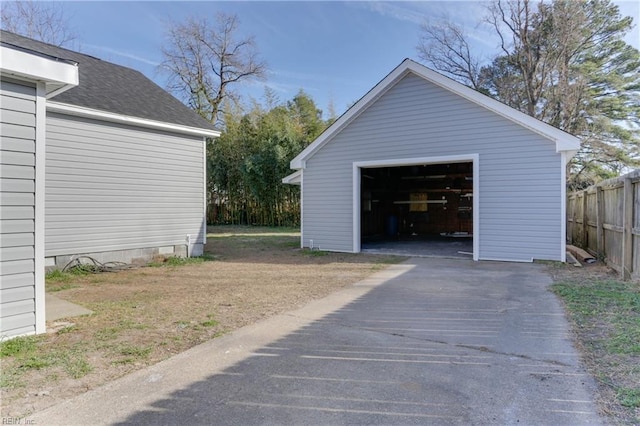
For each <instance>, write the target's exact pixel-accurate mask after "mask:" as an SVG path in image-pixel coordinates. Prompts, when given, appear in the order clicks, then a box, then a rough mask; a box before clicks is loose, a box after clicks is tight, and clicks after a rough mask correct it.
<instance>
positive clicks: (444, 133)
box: [302, 74, 563, 261]
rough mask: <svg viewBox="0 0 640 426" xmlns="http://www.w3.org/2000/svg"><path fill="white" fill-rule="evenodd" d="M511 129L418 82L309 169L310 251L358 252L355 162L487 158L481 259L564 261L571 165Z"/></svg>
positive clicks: (526, 133) (377, 105)
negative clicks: (564, 184) (565, 190)
mask: <svg viewBox="0 0 640 426" xmlns="http://www.w3.org/2000/svg"><path fill="white" fill-rule="evenodd" d="M555 148H556V147H555V144H554V143H553V142H552V141H550V140H548V139H546V138H544V137H542V136H540V135H539V134H538V133H535V132H533V131H530V130H528V129H526V128H524V127H522V126H520V125H518V124H516V123H514V122H513V121H511V120H508V119H506V118H504V117H502V116H500V115H497V114H495V113H493V112H491V111H489V110H487V109H485V108H483V107H481V106H479V105H477V104H475V103H473V102H470V101H468V100H466V99H464V98H462V97H460V96H458V95H456V94H454V93H451V92H449V91H448V90H445V89H443V88H441V87H439V86H437V85H435V84H433V83H431V82H428V81H426V80H424V79H423V78H421V77H418V76H416V75H414V74H408V75H407V76H406V77H404V78H403V79H402V80H401V81H399V82H398V83H397V84H396V85H395V86H393V87H392V88H391V89H389V90H388V91H387V92H386V93H385V94H383V95H382V96H381V97H380V98H379V99H377V100H376V101H375V102H374V103H373V104H372V105H371V106H370V107H369V108H368V109H366V110H365V111H364V112H362V113H361V114H360V115H359V116H358V117H357V118H355V119H354V120H353V121H352V122H351V123H349V124H348V125H347V126H346V127H345V128H344V129H343V130H341V131H340V132H338V133H337V134H336V135H335V136H334V137H333V139H332V140H330V141H329V142H328V143H327V144H326V145H324V146H323V147H322V148H321V149H320V150H318V151H317V152H316V153H315V154H314V155H313V156H312V157H311V158H309V159H308V160H307V163H306V167H305V169H304V172H303V178H302V185H303V191H302V196H303V218H302V223H303V229H302V232H303V245H304V246H309V244H310V240H313V244H314V246H316V247H318V246H319V247H320V248H321V249H327V250H336V251H352V250H353V233H352V223H353V217H352V205H353V201H352V197H353V194H352V163H353V162H358V161H373V160H387V159H405V158H412V157H413V158H415V157H440V156H452V155H469V154H478V155H479V176H474V179H479V184H480V190H479V192H480V194H476V195H478V196H479V203H480V204H479V224H478V225H479V229H474V233H475V235H476V237H478V238H479V253H478V257H479V258H480V259H504V260H522V261H529V260H531V259H549V260H560V259H561V250H560V241H561V231H562V229H561V227H562V220H561V214H562V211H561V208H562V205H563V204H562V194H561V178H562V176H561V170H562V158H561V154H560V153H556V149H555Z"/></svg>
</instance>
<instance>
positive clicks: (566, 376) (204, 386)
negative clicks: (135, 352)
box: [30, 258, 602, 425]
mask: <svg viewBox="0 0 640 426" xmlns="http://www.w3.org/2000/svg"><path fill="white" fill-rule="evenodd" d="M548 284H550V279H549V277H548V276H547V275H545V273H544V269H543V267H541V266H539V265H533V264H514V263H497V262H475V263H474V262H472V261H468V260H457V259H429V258H414V259H410V260H409V261H407V262H406V263H404V264H401V265H394V266H392V267H391V268H390V269H388V270H385V271H383V272H381V273H378V274H376V275H375V276H373V277H371V278H370V279H367V280H365V281H362V282H360V283H358V284H356V285H354V286H351V287H349V288H347V289H345V290H343V291H340V292H338V293H335V294H333V295H331V296H329V297H328V298H326V299H323V300H321V301H318V302H314V303H312V304H310V305H308V306H306V307H304V308H302V309H300V310H298V311H295V312H291V313H289V314H286V315H281V316H278V317H275V318H271V319H269V320H267V321H264V322H261V323H259V324H256V325H253V326H250V327H246V328H244V329H241V330H238V331H237V332H234V333H232V334H229V335H227V336H224V337H222V338H220V339H216V340H214V341H211V342H208V343H206V344H203V345H201V346H198V347H196V348H193V349H191V350H190V351H187V352H185V353H183V354H180V355H178V356H176V357H173V358H171V359H169V360H167V361H165V362H163V363H160V364H157V365H155V366H153V367H150V368H148V369H145V370H143V371H139V372H136V373H134V374H132V375H130V376H127V377H124V378H123V379H121V380H118V381H116V382H113V383H111V384H109V385H107V386H105V387H103V388H99V389H96V390H94V391H91V392H88V393H86V394H84V395H81V396H79V397H77V398H75V399H73V400H70V401H66V402H64V403H62V404H59V405H57V406H55V407H52V408H51V409H49V410H46V411H44V412H41V413H37V414H36V415H34V416H32V417H31V418H30V420H33V421H35V424H65V425H68V424H136V425H160V424H171V425H172V424H220V425H227V424H228V425H250V424H295V425H302V424H305V425H307V424H322V425H336V424H368V425H371V424H385V425H386V424H393V425H400V424H483V425H484V424H520V425H522V424H532V425H533V424H535V425H541V424H548V425H551V424H553V425H558V424H562V425H567V424H580V425H583V424H600V423H601V422H602V421H601V419H600V418H599V417H598V415H597V414H596V409H595V406H594V403H593V390H594V383H593V381H592V379H591V378H590V377H589V376H588V375H587V374H586V372H585V371H584V369H583V368H582V367H581V366H580V364H579V362H578V357H577V354H576V351H575V349H574V348H573V347H572V345H571V341H570V338H571V337H570V334H569V332H568V327H567V323H566V321H565V319H564V316H563V313H562V309H561V307H560V305H559V303H558V301H557V300H556V298H555V296H554V295H553V294H551V293H549V292H548V291H547V290H546V287H547V286H548Z"/></svg>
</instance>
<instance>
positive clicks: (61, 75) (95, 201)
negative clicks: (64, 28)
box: [0, 31, 220, 336]
mask: <svg viewBox="0 0 640 426" xmlns="http://www.w3.org/2000/svg"><path fill="white" fill-rule="evenodd" d="M0 35H1V37H0V44H1V46H0V47H1V49H2V62H1V64H2V74H1V76H2V92H1V94H2V104H1V113H2V117H1V118H0V121H1V123H2V130H1V131H2V146H1V147H0V154H1V158H0V164H1V165H2V171H1V172H0V177H1V179H2V180H1V181H0V185H1V194H0V195H1V201H2V202H1V204H0V211H1V212H2V216H1V225H2V227H1V228H0V234H1V237H2V243H1V244H0V246H1V248H0V254H1V257H0V266H1V268H2V269H1V270H0V277H1V284H0V295H1V296H2V297H1V299H0V308H1V312H0V318H1V321H2V323H1V325H0V335H1V336H14V335H22V334H33V333H40V332H44V327H45V323H44V270H45V266H46V267H57V268H62V267H64V266H65V265H66V264H67V263H68V262H69V261H70V260H72V259H73V258H75V257H77V256H79V255H89V256H91V257H93V258H95V259H97V260H98V261H101V262H107V261H124V262H130V261H132V260H133V259H137V258H150V257H152V256H153V255H155V254H175V255H187V256H190V255H198V254H201V253H202V252H203V248H204V244H205V242H206V240H205V238H206V223H205V217H206V214H205V209H206V207H205V200H206V195H205V188H206V179H205V166H206V156H205V140H206V138H215V137H217V136H219V134H220V133H219V131H218V130H216V129H215V128H214V127H213V126H212V125H211V124H210V123H208V122H207V121H206V120H204V119H203V118H201V117H200V116H198V115H197V114H195V113H194V112H193V111H191V110H190V109H189V108H187V107H186V106H185V105H183V104H182V103H181V102H180V101H178V100H177V99H175V98H174V97H173V96H171V95H170V94H168V93H167V92H165V91H164V90H163V89H161V88H160V87H158V86H157V85H156V84H154V83H153V82H152V81H150V80H149V79H147V78H146V77H145V76H144V75H142V74H141V73H139V72H137V71H135V70H132V69H130V68H126V67H122V66H119V65H116V64H112V63H109V62H106V61H102V60H100V59H97V58H94V57H91V56H88V55H84V54H81V53H78V52H74V51H71V50H66V49H63V48H59V47H55V46H52V45H49V44H45V43H41V42H38V41H35V40H31V39H28V38H25V37H21V36H18V35H16V34H12V33H9V32H6V31H2V32H1V34H0Z"/></svg>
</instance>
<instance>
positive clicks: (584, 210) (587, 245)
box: [580, 189, 589, 250]
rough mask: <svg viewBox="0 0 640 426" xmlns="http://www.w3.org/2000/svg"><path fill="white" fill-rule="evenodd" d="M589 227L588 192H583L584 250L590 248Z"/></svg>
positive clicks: (582, 237) (582, 236)
mask: <svg viewBox="0 0 640 426" xmlns="http://www.w3.org/2000/svg"><path fill="white" fill-rule="evenodd" d="M588 229H589V228H588V226H587V190H586V189H585V190H583V191H582V235H581V237H580V238H581V239H582V248H583V249H585V250H586V249H588V248H589V238H588V236H587V233H588V232H587V231H588Z"/></svg>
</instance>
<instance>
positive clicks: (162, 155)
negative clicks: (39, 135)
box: [45, 113, 206, 266]
mask: <svg viewBox="0 0 640 426" xmlns="http://www.w3.org/2000/svg"><path fill="white" fill-rule="evenodd" d="M203 143H204V142H203V138H202V136H184V135H178V134H175V133H169V132H163V131H154V130H149V129H143V128H138V127H133V126H128V125H121V124H115V123H111V122H110V123H106V122H102V121H98V120H94V119H88V118H80V117H71V116H67V115H63V114H58V113H49V114H48V117H47V153H46V160H47V161H46V202H45V203H46V204H45V205H46V240H45V255H46V256H47V257H53V256H63V255H75V254H95V253H108V252H116V251H118V252H121V251H123V250H134V249H157V248H161V247H165V248H166V247H170V246H175V247H183V248H186V238H187V235H190V236H191V243H192V250H193V251H192V253H191V254H200V253H201V252H202V249H203V244H204V241H205V232H206V231H205V226H206V224H205V205H204V199H203V197H204V190H205V188H204V185H205V176H204V173H205V172H204V164H203V161H204V159H203ZM131 253H133V252H131ZM102 258H103V259H105V260H108V259H109V257H102ZM112 259H118V260H128V259H126V258H123V257H122V256H114V257H112ZM59 266H60V265H59ZM62 266H64V265H62Z"/></svg>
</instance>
